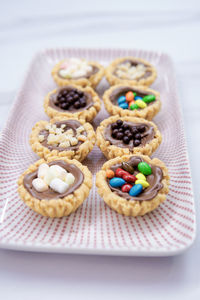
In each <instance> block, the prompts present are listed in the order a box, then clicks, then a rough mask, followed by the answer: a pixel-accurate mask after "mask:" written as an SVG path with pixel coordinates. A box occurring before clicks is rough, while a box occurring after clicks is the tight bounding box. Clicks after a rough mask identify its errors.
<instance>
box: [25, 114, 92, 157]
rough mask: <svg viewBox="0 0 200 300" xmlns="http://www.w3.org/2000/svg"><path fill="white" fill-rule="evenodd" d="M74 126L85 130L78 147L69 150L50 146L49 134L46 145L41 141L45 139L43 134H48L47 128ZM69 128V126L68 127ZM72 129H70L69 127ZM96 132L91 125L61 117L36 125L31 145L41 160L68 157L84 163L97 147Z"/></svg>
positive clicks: (71, 147) (31, 137)
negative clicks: (48, 141)
mask: <svg viewBox="0 0 200 300" xmlns="http://www.w3.org/2000/svg"><path fill="white" fill-rule="evenodd" d="M71 123H72V125H74V126H75V127H77V128H79V127H78V126H79V124H80V127H83V128H84V135H81V137H82V138H84V137H85V138H86V139H85V138H84V139H83V141H82V142H78V145H77V146H74V147H73V146H69V147H68V148H62V147H58V146H56V147H54V146H52V147H51V146H50V147H49V145H48V144H47V137H48V135H49V134H47V136H46V138H45V144H44V141H41V136H43V137H44V135H42V134H41V133H44V134H46V132H48V131H47V130H46V127H48V126H49V125H51V127H52V125H55V124H57V126H58V125H59V128H60V127H61V126H62V124H63V125H66V124H69V125H70V124H71ZM66 126H67V125H66ZM51 127H50V132H51V130H52V129H51ZM67 128H70V127H67ZM95 140H96V136H95V132H94V130H93V127H92V125H91V124H89V123H85V122H84V121H83V120H78V119H74V118H70V119H66V120H63V118H61V117H57V118H54V119H51V120H50V121H49V122H48V121H39V122H37V123H36V124H35V126H34V127H33V129H32V132H31V135H30V140H29V142H30V145H31V147H32V149H33V151H34V152H35V153H36V154H37V155H38V156H40V157H41V158H45V159H46V158H47V157H49V156H54V157H55V156H58V157H60V158H62V157H67V158H69V159H77V160H79V161H83V160H84V159H85V158H86V156H87V155H88V153H89V152H90V151H92V149H93V147H94V145H95Z"/></svg>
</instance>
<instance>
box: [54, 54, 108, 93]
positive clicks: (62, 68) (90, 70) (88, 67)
mask: <svg viewBox="0 0 200 300" xmlns="http://www.w3.org/2000/svg"><path fill="white" fill-rule="evenodd" d="M52 76H53V79H54V80H55V82H56V83H57V85H58V86H65V85H68V84H77V85H81V86H83V87H85V86H92V87H93V88H95V87H96V86H97V85H98V83H99V82H100V81H101V79H102V77H103V76H104V68H103V66H102V65H100V64H99V63H97V62H94V61H87V60H86V59H80V58H73V57H72V58H66V59H64V60H61V61H59V62H58V63H57V64H56V65H55V66H54V68H53V70H52Z"/></svg>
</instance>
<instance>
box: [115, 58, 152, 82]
mask: <svg viewBox="0 0 200 300" xmlns="http://www.w3.org/2000/svg"><path fill="white" fill-rule="evenodd" d="M124 63H130V64H131V66H137V65H143V66H144V67H146V68H149V66H148V65H146V64H145V63H142V62H141V61H139V60H137V59H128V60H127V59H126V60H124V61H123V62H121V63H120V64H119V65H118V66H120V65H122V64H124ZM118 66H117V67H118ZM113 74H114V75H115V76H117V77H119V76H118V75H117V74H116V70H115V71H114V72H113ZM151 74H152V72H151V71H150V70H146V71H145V74H144V75H142V76H139V77H138V78H137V79H136V80H141V79H146V78H147V77H149V76H151ZM119 78H120V77H119Z"/></svg>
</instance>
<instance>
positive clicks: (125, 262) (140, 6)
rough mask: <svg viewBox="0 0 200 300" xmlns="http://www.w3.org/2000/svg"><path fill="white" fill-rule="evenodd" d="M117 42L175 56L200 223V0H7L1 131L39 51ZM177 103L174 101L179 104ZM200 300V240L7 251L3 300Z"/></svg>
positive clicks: (1, 37)
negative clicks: (71, 250) (92, 252)
mask: <svg viewBox="0 0 200 300" xmlns="http://www.w3.org/2000/svg"><path fill="white" fill-rule="evenodd" d="M59 46H68V47H71V46H78V47H97V48H99V47H101V48H103V47H114V48H116V47H117V48H119V47H121V48H143V49H146V50H156V51H157V50H159V51H164V52H166V53H168V54H169V55H171V56H172V58H173V60H174V63H175V68H176V74H177V81H178V92H179V96H180V100H181V104H182V109H183V113H184V121H185V130H186V136H187V142H188V150H189V157H190V162H191V169H192V177H193V186H194V193H195V200H196V209H197V226H198V227H199V224H198V223H199V222H198V219H199V217H200V213H199V192H200V184H199V178H200V176H199V172H198V171H199V170H200V165H199V155H200V153H199V146H200V134H199V127H200V1H199V0H196V1H195V0H190V1H176V0H168V1H161V0H157V1H155V0H153V1H144V0H140V1H127V0H123V1H117V0H115V1H105V0H101V1H95V0H93V1H88V0H85V1H77V0H71V1H67V0H65V1H64V0H63V1H60V0H57V1H50V0H48V1H47V0H45V1H42V0H41V1H38V0H32V1H25V0H23V1H10V0H6V1H5V0H4V1H3V0H0V129H1V128H2V127H3V126H4V123H5V120H6V118H7V116H8V112H9V109H10V107H11V105H12V102H13V100H14V97H15V94H16V92H17V89H18V88H19V87H20V84H21V81H22V79H23V75H24V73H25V71H26V69H27V68H28V64H29V62H30V59H31V58H32V57H33V55H34V53H35V52H36V51H38V50H40V49H41V48H44V47H59ZM172 109H173V107H172ZM61 297H62V298H64V299H95V300H96V299H97V300H98V299H113V298H114V299H183V300H184V299H187V300H188V299H189V300H193V299H200V239H199V235H198V229H197V239H196V241H195V243H194V245H193V246H192V247H191V248H190V249H189V250H188V251H187V252H186V253H184V254H182V255H179V256H175V257H169V258H134V257H133V258H131V257H108V256H107V257H103V256H81V255H63V254H61V255H58V254H44V253H43V254H39V253H28V252H27V253H26V252H15V251H7V250H0V299H2V300H7V299H20V300H24V299H26V300H29V299H31V300H32V299H43V298H46V299H55V298H56V299H59V298H61Z"/></svg>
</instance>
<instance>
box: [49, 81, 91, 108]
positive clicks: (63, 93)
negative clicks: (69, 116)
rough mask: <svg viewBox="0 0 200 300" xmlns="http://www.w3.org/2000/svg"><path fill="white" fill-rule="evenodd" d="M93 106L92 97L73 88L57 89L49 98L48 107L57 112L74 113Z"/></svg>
mask: <svg viewBox="0 0 200 300" xmlns="http://www.w3.org/2000/svg"><path fill="white" fill-rule="evenodd" d="M93 104H94V102H93V99H92V96H91V95H90V94H89V93H87V92H83V91H81V90H78V89H76V88H74V87H73V86H67V87H63V88H60V89H58V90H57V91H56V92H55V93H54V94H51V95H50V97H49V106H50V107H52V108H53V109H56V110H58V111H61V112H64V111H69V112H71V113H74V112H76V111H82V110H85V109H88V108H90V107H91V106H92V105H93Z"/></svg>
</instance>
